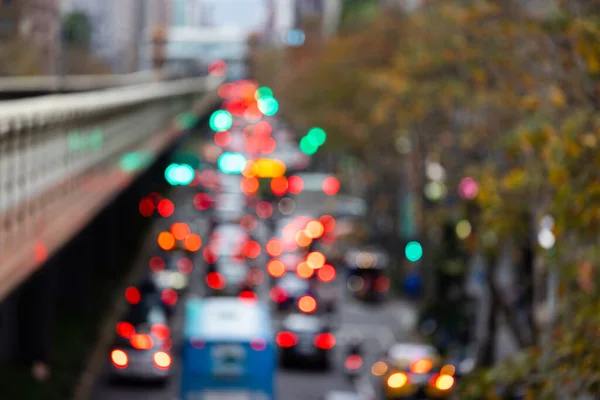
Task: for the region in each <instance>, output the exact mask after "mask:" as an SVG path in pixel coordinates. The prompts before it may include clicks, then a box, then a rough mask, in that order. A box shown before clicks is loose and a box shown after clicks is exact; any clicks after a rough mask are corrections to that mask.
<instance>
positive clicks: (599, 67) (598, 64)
mask: <svg viewBox="0 0 600 400" xmlns="http://www.w3.org/2000/svg"><path fill="white" fill-rule="evenodd" d="M586 61H587V65H588V68H589V69H590V71H592V72H599V71H600V61H599V60H598V57H596V55H595V54H589V55H588V56H587V59H586Z"/></svg>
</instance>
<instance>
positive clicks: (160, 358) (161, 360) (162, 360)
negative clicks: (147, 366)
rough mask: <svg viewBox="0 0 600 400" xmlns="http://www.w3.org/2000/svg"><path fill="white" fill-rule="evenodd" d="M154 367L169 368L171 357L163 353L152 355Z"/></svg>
mask: <svg viewBox="0 0 600 400" xmlns="http://www.w3.org/2000/svg"><path fill="white" fill-rule="evenodd" d="M153 358H154V365H156V366H157V367H158V368H160V369H168V368H169V367H170V366H171V356H170V355H168V354H167V353H165V352H164V351H159V352H156V353H154V357H153Z"/></svg>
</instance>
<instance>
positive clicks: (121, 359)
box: [110, 350, 129, 368]
mask: <svg viewBox="0 0 600 400" xmlns="http://www.w3.org/2000/svg"><path fill="white" fill-rule="evenodd" d="M110 359H111V360H112V363H113V365H114V366H115V367H117V368H126V367H127V364H129V357H127V354H126V353H125V352H124V351H123V350H113V351H112V352H111V353H110Z"/></svg>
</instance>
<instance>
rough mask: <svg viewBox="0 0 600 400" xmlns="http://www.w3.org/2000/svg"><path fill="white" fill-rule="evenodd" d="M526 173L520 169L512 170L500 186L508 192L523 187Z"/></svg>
mask: <svg viewBox="0 0 600 400" xmlns="http://www.w3.org/2000/svg"><path fill="white" fill-rule="evenodd" d="M526 180H527V173H526V171H525V170H524V169H522V168H517V169H513V170H512V171H511V172H510V173H509V174H508V175H507V176H506V177H504V179H503V180H502V185H503V186H504V187H505V188H506V189H508V190H514V189H518V188H520V187H522V186H523V185H525V183H526Z"/></svg>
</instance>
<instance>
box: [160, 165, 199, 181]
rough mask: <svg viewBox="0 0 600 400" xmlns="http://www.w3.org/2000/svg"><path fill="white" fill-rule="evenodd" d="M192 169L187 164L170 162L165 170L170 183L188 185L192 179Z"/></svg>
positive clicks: (193, 173)
mask: <svg viewBox="0 0 600 400" xmlns="http://www.w3.org/2000/svg"><path fill="white" fill-rule="evenodd" d="M194 175H195V172H194V169H193V168H192V167H190V166H189V165H187V164H171V165H169V166H168V167H167V169H166V170H165V178H166V179H167V182H169V184H170V185H173V186H175V185H182V186H185V185H189V184H190V183H191V182H192V181H193V180H194Z"/></svg>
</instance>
